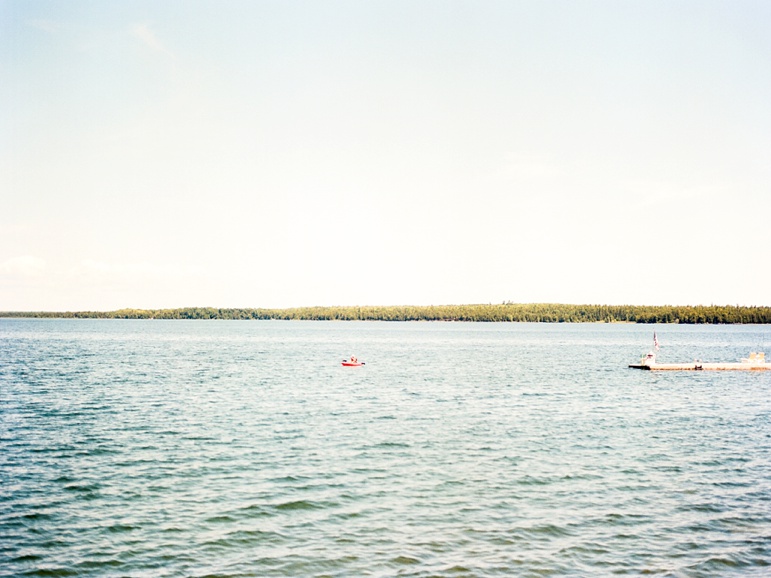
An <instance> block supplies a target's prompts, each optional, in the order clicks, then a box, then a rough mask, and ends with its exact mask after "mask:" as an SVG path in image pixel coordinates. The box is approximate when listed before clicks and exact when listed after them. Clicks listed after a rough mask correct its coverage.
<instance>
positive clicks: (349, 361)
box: [343, 357, 364, 367]
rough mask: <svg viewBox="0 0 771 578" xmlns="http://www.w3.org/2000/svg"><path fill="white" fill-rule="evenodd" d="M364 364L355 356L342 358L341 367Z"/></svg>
mask: <svg viewBox="0 0 771 578" xmlns="http://www.w3.org/2000/svg"><path fill="white" fill-rule="evenodd" d="M362 365H364V362H363V361H359V360H358V359H356V358H355V357H353V358H351V359H343V367H361V366H362Z"/></svg>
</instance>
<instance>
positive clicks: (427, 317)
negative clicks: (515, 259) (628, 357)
mask: <svg viewBox="0 0 771 578" xmlns="http://www.w3.org/2000/svg"><path fill="white" fill-rule="evenodd" d="M0 317H55V318H84V319H285V320H292V319H305V320H340V321H354V320H364V321H513V322H517V321H519V322H538V323H586V322H604V323H710V324H723V323H771V307H739V306H731V305H725V306H723V305H709V306H706V305H697V306H669V305H662V306H645V305H564V304H555V303H529V304H519V303H503V304H500V305H428V306H386V307H376V306H367V307H298V308H292V309H217V308H213V307H186V308H183V309H119V310H117V311H74V312H71V311H67V312H49V311H38V312H19V311H10V312H0Z"/></svg>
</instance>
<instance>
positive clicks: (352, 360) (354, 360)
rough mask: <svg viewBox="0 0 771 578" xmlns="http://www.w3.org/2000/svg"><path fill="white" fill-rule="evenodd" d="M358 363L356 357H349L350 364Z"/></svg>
mask: <svg viewBox="0 0 771 578" xmlns="http://www.w3.org/2000/svg"><path fill="white" fill-rule="evenodd" d="M358 362H359V360H358V359H356V356H355V355H351V363H358Z"/></svg>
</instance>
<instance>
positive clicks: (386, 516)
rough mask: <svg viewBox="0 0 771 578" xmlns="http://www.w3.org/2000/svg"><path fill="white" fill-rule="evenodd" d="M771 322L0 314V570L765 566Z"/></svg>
mask: <svg viewBox="0 0 771 578" xmlns="http://www.w3.org/2000/svg"><path fill="white" fill-rule="evenodd" d="M770 329H771V327H769V326H677V325H667V326H664V325H659V326H655V327H653V326H639V325H615V324H613V325H605V324H576V325H573V324H563V325H557V324H554V325H551V324H516V323H514V324H477V323H377V322H281V321H240V322H239V321H234V322H230V321H200V322H199V321H152V320H146V321H118V320H34V319H33V320H9V319H5V320H0V576H75V575H77V576H148V577H150V576H152V577H156V576H198V577H203V576H209V577H215V576H216V577H223V578H224V577H237V576H238V577H241V576H318V577H321V576H415V577H418V576H420V577H424V576H425V577H428V576H448V577H460V576H482V577H484V576H556V575H558V576H566V575H574V576H607V575H616V574H622V575H623V574H627V575H634V576H639V575H643V574H648V575H661V576H726V575H742V576H768V575H771V567H769V565H771V372H684V373H675V372H671V373H670V372H666V373H657V372H646V371H637V370H632V369H628V368H627V365H628V364H629V363H635V362H637V361H638V360H639V359H640V356H641V354H643V353H645V352H646V351H647V349H648V348H649V347H650V344H651V342H652V336H653V331H654V330H655V331H656V332H657V334H658V338H659V341H660V342H661V345H662V349H661V351H660V352H659V358H660V360H661V361H663V362H677V361H691V360H693V359H694V358H697V357H698V358H702V359H704V360H709V361H735V360H737V359H738V358H739V357H742V356H746V355H747V353H748V352H749V351H755V350H758V349H759V348H760V347H762V345H763V344H764V343H767V342H768V341H767V340H769V339H771V330H770ZM351 354H355V355H357V356H358V357H359V358H360V359H361V360H364V361H365V362H366V365H365V366H364V367H359V368H344V367H342V366H341V365H340V361H341V360H342V358H344V357H348V356H349V355H351ZM767 354H769V355H771V348H767Z"/></svg>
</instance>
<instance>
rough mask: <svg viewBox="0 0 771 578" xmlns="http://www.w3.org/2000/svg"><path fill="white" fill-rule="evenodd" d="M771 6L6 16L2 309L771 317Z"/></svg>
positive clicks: (130, 10)
mask: <svg viewBox="0 0 771 578" xmlns="http://www.w3.org/2000/svg"><path fill="white" fill-rule="evenodd" d="M769 31H771V2H767V1H764V0H758V1H754V2H753V1H741V0H738V1H737V0H725V1H718V2H716V1H709V0H699V1H672V0H665V1H637V2H632V1H623V0H607V1H581V0H571V1H568V0H563V1H559V0H555V1H540V0H539V1H535V0H532V1H514V2H512V1H508V0H506V1H500V2H498V1H485V0H481V1H480V0H468V1H448V0H437V1H421V0H408V1H407V0H405V1H394V0H389V1H377V0H371V1H369V0H368V1H360V0H351V1H325V0H309V1H292V0H272V1H243V2H232V1H231V2H227V1H226V2H219V1H217V2H215V1H211V2H192V1H190V2H187V1H186V2H173V1H169V2H157V1H156V0H149V1H146V2H140V1H131V0H129V1H125V2H102V1H90V2H86V1H82V0H71V1H67V2H62V1H59V0H57V1H50V2H49V1H36V0H32V1H28V0H0V310H83V309H94V310H111V309H117V308H122V307H137V308H161V307H186V306H212V307H293V306H306V305H308V306H310V305H396V304H415V305H421V304H437V305H438V304H461V303H500V302H503V301H513V302H519V303H529V302H562V303H609V304H651V305H657V304H680V305H685V304H706V305H708V304H711V303H715V304H740V305H771V291H769V289H771V266H770V265H771V262H770V261H769V249H771V226H770V225H769V215H771V34H769Z"/></svg>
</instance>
